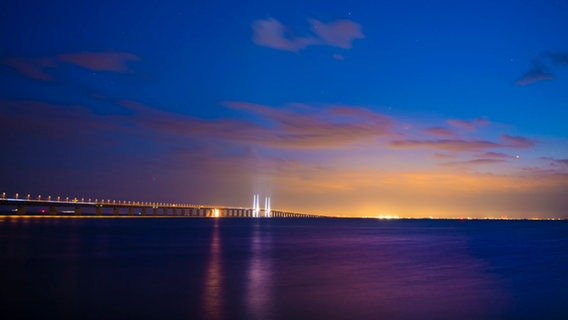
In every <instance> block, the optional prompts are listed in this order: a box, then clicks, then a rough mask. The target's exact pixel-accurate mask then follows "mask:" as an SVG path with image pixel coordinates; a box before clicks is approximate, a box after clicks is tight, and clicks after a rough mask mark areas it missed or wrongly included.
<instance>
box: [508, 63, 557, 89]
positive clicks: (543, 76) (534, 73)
mask: <svg viewBox="0 0 568 320" xmlns="http://www.w3.org/2000/svg"><path fill="white" fill-rule="evenodd" d="M552 79H554V74H552V73H549V72H546V71H545V70H544V68H542V67H540V66H539V65H535V66H534V67H533V68H532V69H530V70H529V71H527V72H526V73H525V74H524V75H523V76H522V77H521V78H520V79H518V80H517V81H515V84H516V85H518V86H526V85H529V84H533V83H536V82H539V81H543V80H552Z"/></svg>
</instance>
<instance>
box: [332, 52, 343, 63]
mask: <svg viewBox="0 0 568 320" xmlns="http://www.w3.org/2000/svg"><path fill="white" fill-rule="evenodd" d="M332 57H333V59H335V60H341V61H343V60H345V57H344V56H343V55H341V54H339V53H334V54H333V55H332Z"/></svg>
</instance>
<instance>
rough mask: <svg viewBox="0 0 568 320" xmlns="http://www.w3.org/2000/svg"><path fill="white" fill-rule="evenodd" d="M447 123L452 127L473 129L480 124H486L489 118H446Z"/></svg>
mask: <svg viewBox="0 0 568 320" xmlns="http://www.w3.org/2000/svg"><path fill="white" fill-rule="evenodd" d="M448 124H449V125H451V126H452V127H457V128H462V129H466V130H469V131H473V130H475V129H476V128H478V127H480V126H484V125H488V124H489V120H487V119H486V118H477V119H473V120H459V119H450V120H448Z"/></svg>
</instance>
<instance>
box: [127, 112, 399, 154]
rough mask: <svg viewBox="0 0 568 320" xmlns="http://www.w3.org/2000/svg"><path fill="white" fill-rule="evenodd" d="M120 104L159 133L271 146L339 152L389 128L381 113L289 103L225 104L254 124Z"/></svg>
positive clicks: (384, 132) (390, 124)
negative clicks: (282, 105) (249, 117)
mask: <svg viewBox="0 0 568 320" xmlns="http://www.w3.org/2000/svg"><path fill="white" fill-rule="evenodd" d="M122 105H123V106H125V107H127V108H129V109H130V110H132V111H134V114H133V115H132V116H129V118H128V119H131V121H135V122H136V123H137V124H140V125H143V126H145V127H148V128H152V129H154V130H157V131H159V132H164V133H174V134H177V135H182V136H189V137H209V138H213V139H219V140H223V141H230V142H233V143H239V144H242V145H250V144H252V145H258V146H264V147H270V148H287V149H333V148H342V147H346V146H348V145H350V144H353V143H356V142H361V141H369V140H373V139H376V138H378V137H381V136H385V135H388V134H390V133H391V129H392V120H391V119H390V118H389V117H387V116H385V115H382V114H378V113H375V112H373V111H371V110H368V109H365V108H360V107H351V106H341V105H328V106H323V107H317V108H316V107H313V106H310V105H300V104H292V105H289V106H287V107H286V108H275V107H271V106H265V105H259V104H254V103H248V102H239V101H226V102H223V105H224V106H226V107H229V108H232V109H235V110H238V111H241V112H247V113H250V114H252V115H254V116H256V117H259V118H260V120H261V121H259V122H258V123H257V122H251V121H243V120H237V119H213V120H205V119H197V118H193V117H189V116H184V115H179V114H173V113H168V112H165V111H161V110H157V109H154V108H150V107H147V106H144V105H142V104H139V103H135V102H132V101H123V102H122Z"/></svg>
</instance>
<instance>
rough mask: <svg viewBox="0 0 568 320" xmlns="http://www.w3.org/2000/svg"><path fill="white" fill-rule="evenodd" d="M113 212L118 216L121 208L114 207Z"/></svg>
mask: <svg viewBox="0 0 568 320" xmlns="http://www.w3.org/2000/svg"><path fill="white" fill-rule="evenodd" d="M112 214H113V215H115V216H118V214H119V209H118V207H114V208H112Z"/></svg>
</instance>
